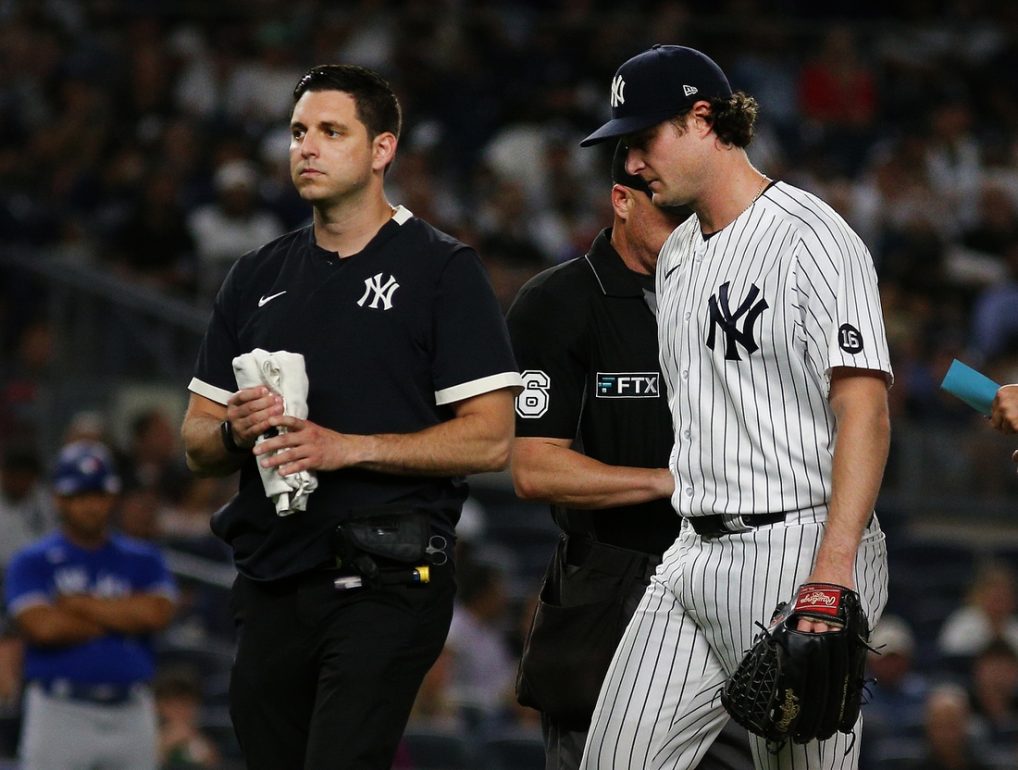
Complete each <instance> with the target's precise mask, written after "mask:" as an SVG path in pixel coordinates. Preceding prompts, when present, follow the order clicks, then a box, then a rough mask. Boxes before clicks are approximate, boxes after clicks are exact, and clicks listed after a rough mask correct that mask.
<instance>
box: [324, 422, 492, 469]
mask: <svg viewBox="0 0 1018 770" xmlns="http://www.w3.org/2000/svg"><path fill="white" fill-rule="evenodd" d="M342 440H343V441H346V442H349V446H348V451H349V452H350V453H351V456H352V457H356V458H358V459H357V460H356V462H354V463H353V465H354V466H355V467H358V468H366V469H368V470H372V471H378V472H380V473H391V474H395V475H400V476H465V475H467V474H470V473H482V472H485V471H498V470H502V469H503V468H505V467H506V465H507V464H508V462H509V449H510V446H511V443H512V434H511V433H510V434H508V435H506V434H505V433H504V432H499V431H496V430H491V429H489V427H488V426H486V425H484V424H483V423H481V422H479V421H478V420H476V419H474V418H472V417H469V416H467V417H455V418H453V419H452V420H448V421H447V422H443V423H439V424H438V425H433V426H431V427H430V428H426V429H424V430H422V431H418V432H416V433H381V434H376V435H373V436H350V435H344V436H343V439H342Z"/></svg>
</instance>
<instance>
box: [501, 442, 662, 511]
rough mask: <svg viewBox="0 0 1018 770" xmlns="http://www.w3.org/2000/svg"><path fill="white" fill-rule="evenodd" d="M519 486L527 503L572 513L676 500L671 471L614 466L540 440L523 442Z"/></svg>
mask: <svg viewBox="0 0 1018 770" xmlns="http://www.w3.org/2000/svg"><path fill="white" fill-rule="evenodd" d="M511 468H512V476H513V484H514V486H515V487H516V494H517V495H519V496H520V497H521V498H523V499H525V500H543V501H545V502H549V503H554V504H556V505H564V506H568V507H570V508H591V509H596V508H614V507H617V506H624V505H636V504H639V503H645V502H649V501H651V500H660V499H662V498H667V497H670V496H671V493H672V489H673V486H674V485H673V481H672V475H671V473H670V472H669V471H668V469H666V468H636V467H630V466H620V465H608V464H606V463H603V462H600V461H599V460H595V459H594V458H592V457H588V456H587V455H584V454H582V453H580V452H577V451H576V450H574V449H571V448H569V447H566V446H561V445H558V444H555V443H550V442H548V441H545V440H543V439H539V438H525V439H517V440H516V441H515V442H514V445H513V456H512V466H511Z"/></svg>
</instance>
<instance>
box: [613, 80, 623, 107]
mask: <svg viewBox="0 0 1018 770" xmlns="http://www.w3.org/2000/svg"><path fill="white" fill-rule="evenodd" d="M625 90H626V81H625V80H623V79H622V76H621V75H616V76H615V77H614V78H613V79H612V98H611V104H612V108H613V109H614V108H615V107H618V106H619V105H620V104H625V103H626V98H625V97H624V96H623V95H622V92H623V91H625Z"/></svg>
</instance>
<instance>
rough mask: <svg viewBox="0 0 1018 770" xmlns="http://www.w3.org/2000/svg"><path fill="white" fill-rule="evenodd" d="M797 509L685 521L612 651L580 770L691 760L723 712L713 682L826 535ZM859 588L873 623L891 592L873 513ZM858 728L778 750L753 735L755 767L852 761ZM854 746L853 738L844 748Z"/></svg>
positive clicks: (801, 578)
mask: <svg viewBox="0 0 1018 770" xmlns="http://www.w3.org/2000/svg"><path fill="white" fill-rule="evenodd" d="M813 519H814V512H813V511H811V512H810V513H808V514H805V515H804V516H803V520H799V521H793V522H791V523H789V522H788V521H785V522H782V523H779V524H772V525H769V526H764V527H760V528H758V529H755V530H753V531H751V532H745V533H739V534H732V535H725V536H723V537H717V538H702V537H700V536H699V535H697V534H696V533H695V532H694V531H693V528H692V527H691V526H690V525H689V524H688V522H686V523H684V524H683V528H682V532H681V533H680V534H679V537H678V538H677V539H676V541H675V543H674V544H673V545H672V546H671V548H669V549H668V551H666V552H665V554H664V558H663V560H662V562H661V565H660V566H659V567H658V569H657V573H656V574H655V575H654V577H653V579H652V580H651V584H650V587H649V588H648V589H647V592H646V593H645V594H644V596H643V599H642V601H641V602H640V605H639V607H638V608H637V610H636V614H635V615H634V616H633V619H632V620H631V621H630V623H629V625H628V627H627V628H626V632H625V634H624V636H623V637H622V641H621V642H620V643H619V647H618V649H617V650H616V651H615V657H614V658H613V660H612V664H611V668H610V669H609V671H608V675H607V677H606V678H605V681H604V684H603V686H602V688H601V694H600V696H599V697H598V702H597V707H596V709H595V712H594V718H593V721H592V723H591V726H590V732H589V733H588V736H587V744H586V747H585V749H584V755H583V761H582V762H581V764H580V768H581V770H688V769H689V768H693V767H696V765H697V763H698V762H699V761H700V758H701V757H702V756H703V755H704V754H705V753H706V751H707V748H708V747H709V746H710V744H711V743H712V742H713V741H714V738H715V737H716V736H717V734H718V732H720V730H721V729H722V727H723V726H724V724H725V722H726V721H727V720H728V714H727V713H726V712H725V710H724V708H723V707H722V705H721V699H720V697H718V693H719V691H720V689H721V686H722V685H723V684H724V682H725V680H726V679H727V677H728V676H729V674H730V673H731V672H732V671H733V670H734V669H735V667H736V666H737V665H738V663H739V661H740V660H741V659H742V656H743V654H744V653H745V651H746V650H747V649H748V648H749V647H750V645H751V644H752V642H753V637H754V636H755V635H756V633H757V632H758V631H759V629H758V628H757V627H756V626H755V623H756V622H760V623H763V624H765V625H766V623H767V622H768V621H769V620H770V617H771V613H772V612H773V611H774V607H775V605H777V603H778V602H780V601H788V600H789V599H790V598H791V597H792V595H793V593H794V591H795V589H796V588H797V587H798V586H799V585H800V584H801V583H803V582H805V581H806V579H807V578H808V577H809V574H810V572H811V570H812V568H813V562H814V559H815V557H816V551H817V548H818V546H819V543H820V540H821V538H822V537H823V531H824V526H825V525H824V522H823V521H815V520H813ZM855 584H856V585H855V587H856V590H857V591H858V592H859V595H860V598H861V600H862V606H863V610H864V611H865V612H866V615H867V617H868V619H869V622H870V627H871V628H872V627H873V626H875V625H876V622H877V620H878V619H879V618H880V614H881V612H882V611H883V609H884V605H885V604H886V603H887V548H886V544H885V542H884V534H883V532H882V531H881V530H880V525H879V523H878V522H877V519H876V517H875V516H874V517H873V520H872V521H871V522H870V524H869V526H868V527H867V529H866V531H865V533H864V534H863V540H862V544H861V545H860V547H859V552H858V555H857V557H856V566H855ZM861 729H862V718H861V717H860V720H859V722H858V723H857V724H856V736H855V739H853V738H852V736H849V735H845V734H844V733H840V732H839V733H835V734H834V736H833V737H831V738H829V739H828V740H826V741H814V742H812V743H807V744H793V743H788V744H786V745H785V746H784V748H782V749H781V750H780V751H779V752H778V753H776V754H774V753H771V752H770V751H768V749H767V746H766V742H765V741H763V740H762V739H758V738H756V737H755V736H750V739H751V740H750V743H751V747H752V750H753V759H754V762H755V764H756V767H757V768H759V769H760V770H834V769H835V768H837V769H838V770H850V769H852V768H856V767H858V764H859V756H858V755H859V741H858V738H859V737H860V731H861ZM850 746H851V748H849V747H850Z"/></svg>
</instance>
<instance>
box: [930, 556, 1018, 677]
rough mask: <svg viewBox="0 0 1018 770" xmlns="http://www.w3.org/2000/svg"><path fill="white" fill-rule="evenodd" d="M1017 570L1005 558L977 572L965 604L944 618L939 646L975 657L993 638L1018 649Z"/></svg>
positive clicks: (948, 652)
mask: <svg viewBox="0 0 1018 770" xmlns="http://www.w3.org/2000/svg"><path fill="white" fill-rule="evenodd" d="M1015 592H1016V584H1015V575H1014V572H1013V571H1012V570H1011V568H1010V567H1008V566H1007V565H1006V564H1004V563H1001V562H988V563H986V564H984V565H983V566H982V567H981V568H980V569H979V571H978V573H977V574H976V576H975V578H974V579H973V581H972V584H971V586H970V587H969V591H968V595H967V596H966V599H965V604H964V605H963V606H961V607H959V608H957V609H956V610H954V611H953V612H952V613H951V614H950V615H949V616H948V617H947V619H946V620H945V621H944V625H943V627H942V628H941V631H940V638H939V640H938V646H939V648H940V651H941V653H942V654H944V655H948V656H962V657H972V656H974V655H976V654H978V653H979V652H980V651H981V650H984V649H985V648H986V647H987V646H989V644H990V643H991V642H993V641H998V640H999V641H1003V642H1006V643H1007V644H1008V646H1010V647H1011V649H1013V650H1015V652H1016V653H1018V615H1016V614H1015V611H1016V604H1015V602H1016V598H1018V597H1016V593H1015Z"/></svg>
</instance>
